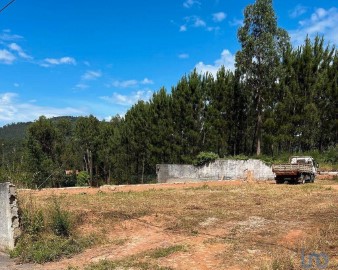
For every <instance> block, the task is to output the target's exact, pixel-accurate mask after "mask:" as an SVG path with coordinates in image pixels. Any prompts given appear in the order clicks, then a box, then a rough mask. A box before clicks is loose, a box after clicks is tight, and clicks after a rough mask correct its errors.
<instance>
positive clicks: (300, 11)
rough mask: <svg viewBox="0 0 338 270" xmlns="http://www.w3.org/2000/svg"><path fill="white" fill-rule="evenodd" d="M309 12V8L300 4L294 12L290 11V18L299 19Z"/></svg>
mask: <svg viewBox="0 0 338 270" xmlns="http://www.w3.org/2000/svg"><path fill="white" fill-rule="evenodd" d="M307 10H308V8H307V7H305V6H303V5H300V4H298V5H297V6H296V7H295V8H294V9H293V10H290V11H289V16H290V17H291V18H297V17H299V16H301V15H303V14H304V13H306V12H307Z"/></svg>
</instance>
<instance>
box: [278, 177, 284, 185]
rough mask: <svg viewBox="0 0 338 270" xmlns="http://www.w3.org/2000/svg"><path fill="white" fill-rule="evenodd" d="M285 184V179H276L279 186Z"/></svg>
mask: <svg viewBox="0 0 338 270" xmlns="http://www.w3.org/2000/svg"><path fill="white" fill-rule="evenodd" d="M284 182H285V181H284V178H279V177H278V178H276V184H277V185H280V184H284Z"/></svg>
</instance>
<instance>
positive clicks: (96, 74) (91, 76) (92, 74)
mask: <svg viewBox="0 0 338 270" xmlns="http://www.w3.org/2000/svg"><path fill="white" fill-rule="evenodd" d="M100 77H102V72H101V71H99V70H97V71H94V70H88V71H86V73H85V74H83V75H82V77H81V79H82V80H84V81H90V80H96V79H98V78H100Z"/></svg>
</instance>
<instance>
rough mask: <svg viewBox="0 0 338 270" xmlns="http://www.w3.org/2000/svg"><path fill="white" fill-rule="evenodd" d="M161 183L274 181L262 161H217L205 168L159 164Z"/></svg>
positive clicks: (270, 172) (267, 167) (158, 173)
mask: <svg viewBox="0 0 338 270" xmlns="http://www.w3.org/2000/svg"><path fill="white" fill-rule="evenodd" d="M156 172H157V180H158V182H159V183H168V182H193V181H207V180H235V179H242V180H245V179H248V178H251V177H252V178H253V179H255V180H270V179H274V174H273V173H272V169H271V167H269V166H268V165H266V164H265V163H264V162H262V161H261V160H257V159H249V160H230V159H229V160H216V161H215V162H213V163H210V164H207V165H204V166H194V165H176V164H159V165H157V166H156Z"/></svg>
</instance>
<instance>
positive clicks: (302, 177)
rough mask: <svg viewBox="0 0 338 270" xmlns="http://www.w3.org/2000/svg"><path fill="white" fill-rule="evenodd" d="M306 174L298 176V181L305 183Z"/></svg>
mask: <svg viewBox="0 0 338 270" xmlns="http://www.w3.org/2000/svg"><path fill="white" fill-rule="evenodd" d="M305 182H306V180H305V175H303V174H301V176H300V177H299V178H298V183H300V184H305Z"/></svg>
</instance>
